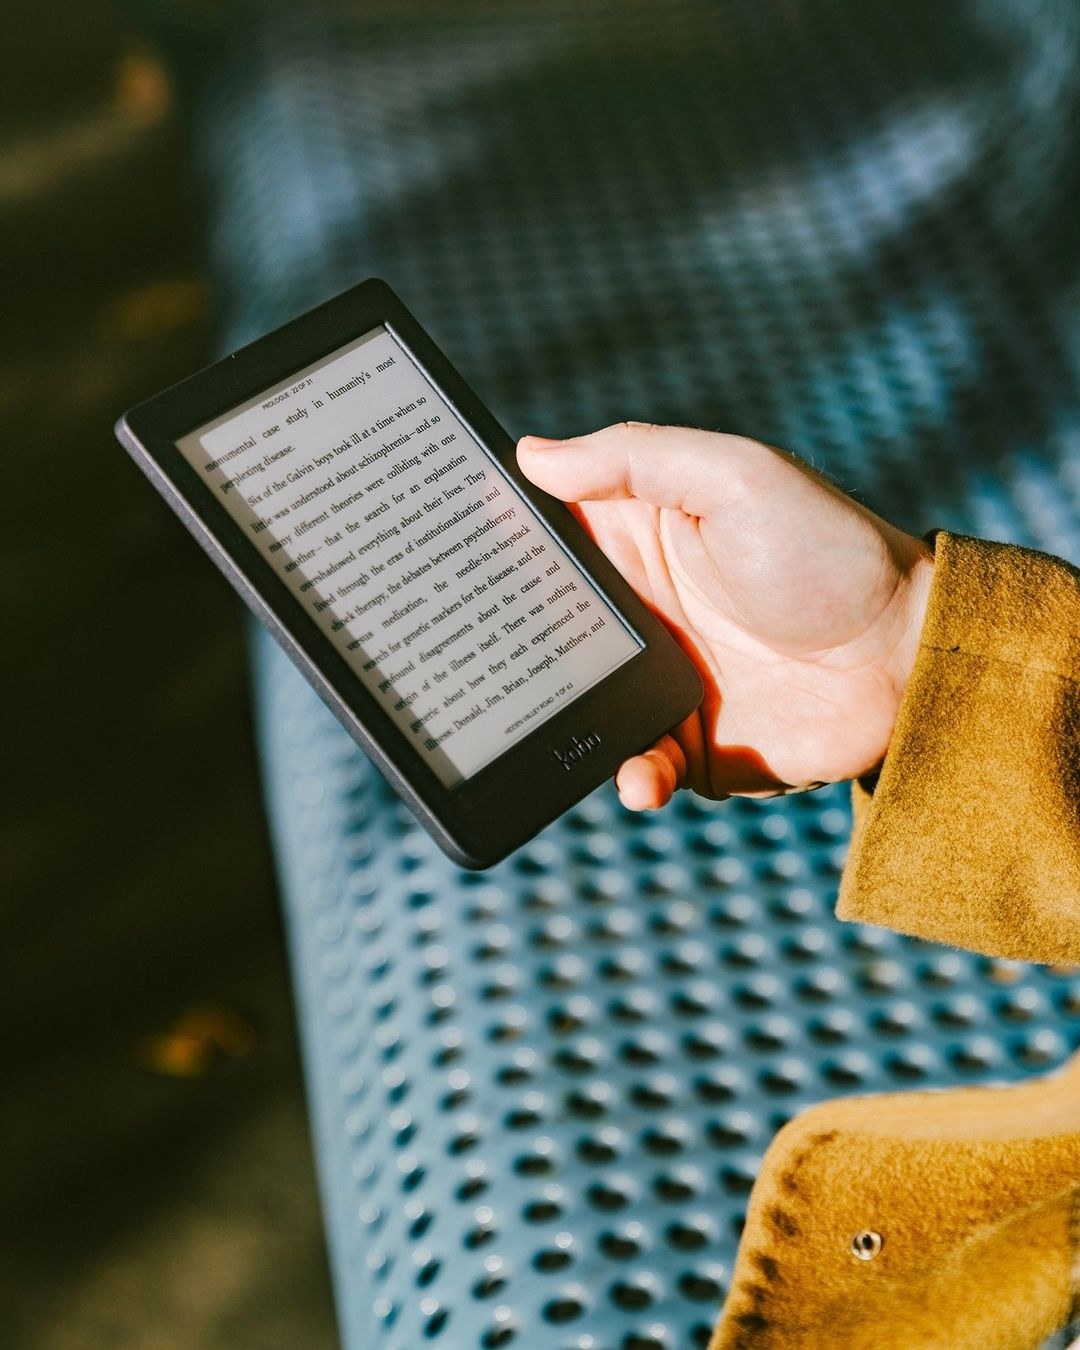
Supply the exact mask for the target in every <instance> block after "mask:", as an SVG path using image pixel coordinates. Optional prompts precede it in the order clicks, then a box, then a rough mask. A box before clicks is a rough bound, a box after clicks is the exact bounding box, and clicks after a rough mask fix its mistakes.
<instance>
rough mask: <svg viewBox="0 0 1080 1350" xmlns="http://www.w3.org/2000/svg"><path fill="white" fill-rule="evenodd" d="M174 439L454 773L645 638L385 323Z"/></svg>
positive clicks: (404, 725) (390, 704)
mask: <svg viewBox="0 0 1080 1350" xmlns="http://www.w3.org/2000/svg"><path fill="white" fill-rule="evenodd" d="M177 444H178V447H179V449H180V451H181V453H182V454H183V455H184V458H185V459H186V460H187V461H188V463H189V464H191V465H192V467H193V468H194V469H195V470H196V471H197V472H198V473H199V475H200V477H201V478H202V479H203V481H204V482H205V483H206V484H207V485H208V486H209V487H210V489H211V490H212V491H213V493H214V495H215V496H216V497H217V498H218V500H219V501H221V502H223V503H224V505H225V507H226V508H227V509H228V511H229V513H230V514H231V515H232V517H233V518H234V520H236V521H237V523H238V524H239V525H240V526H241V527H242V529H243V530H244V532H245V533H246V534H247V535H248V537H249V538H250V539H251V540H252V542H253V543H254V544H255V545H256V546H257V547H258V549H259V550H260V552H261V553H262V555H263V557H264V558H266V559H267V561H268V562H269V563H270V564H271V566H272V567H273V568H274V569H275V571H276V572H277V574H278V576H280V577H281V578H282V579H283V580H284V581H285V583H286V584H287V586H288V587H289V589H290V590H291V592H292V594H293V595H294V596H295V597H296V599H297V600H298V601H299V602H300V603H301V604H302V605H303V606H304V608H305V609H306V610H307V611H308V613H309V614H310V615H311V616H312V618H313V619H314V620H315V622H316V623H317V624H318V625H319V627H320V628H321V629H322V631H323V632H324V633H325V634H326V635H327V637H328V638H329V639H330V641H331V642H332V643H333V644H334V646H335V647H336V648H337V650H338V651H339V652H341V653H342V655H343V656H344V657H345V658H346V660H347V661H348V662H349V665H350V666H351V667H352V669H353V670H354V671H355V672H356V674H357V675H358V676H359V678H360V680H361V681H362V682H363V684H364V685H365V687H366V688H367V689H368V690H369V691H370V692H371V693H372V694H373V695H374V696H375V698H376V699H377V700H378V702H379V704H380V706H381V707H382V708H383V710H384V711H385V712H386V713H387V714H388V715H389V716H390V718H391V719H392V720H393V721H394V723H395V724H396V725H397V726H398V727H399V728H400V729H401V731H402V732H403V733H404V735H405V736H406V737H407V738H408V739H409V741H410V742H411V743H412V744H413V745H414V746H415V747H416V749H417V751H418V752H419V753H420V755H421V756H422V757H423V758H424V760H425V761H426V762H427V763H428V764H429V766H430V767H431V769H432V771H433V772H434V773H435V775H436V776H437V777H438V778H439V780H440V781H441V782H442V783H443V784H445V785H447V786H449V785H452V784H454V783H456V782H459V781H460V780H462V779H464V778H468V777H470V776H471V775H472V774H475V773H476V772H477V771H478V770H480V769H482V768H483V767H484V765H485V764H488V763H490V762H491V761H492V760H493V759H495V758H497V757H498V756H499V755H501V754H502V753H503V752H504V751H506V750H508V749H509V748H510V747H511V746H512V745H514V744H515V743H516V742H517V741H519V740H521V739H522V738H523V737H524V736H526V735H527V734H528V733H529V732H531V731H533V730H534V729H535V728H536V727H537V726H538V725H539V724H540V723H542V722H544V721H545V720H546V719H547V718H549V717H551V716H552V715H553V714H554V713H556V712H558V711H559V709H561V708H563V707H564V706H565V705H566V704H567V703H569V702H571V701H572V700H574V699H576V698H578V697H579V696H580V695H581V694H582V693H583V692H584V691H585V690H586V689H588V688H589V687H590V686H591V685H594V684H596V683H597V682H598V681H600V680H602V679H603V678H604V677H605V676H607V675H609V674H610V673H611V672H612V671H613V670H615V669H616V668H617V667H619V666H621V665H623V664H624V663H625V662H626V661H629V660H630V658H631V657H633V656H635V655H636V654H637V653H638V652H639V651H640V650H641V646H642V644H641V642H640V640H639V639H638V638H637V637H636V636H635V635H634V634H632V633H631V632H630V631H629V630H628V629H627V628H626V627H625V625H624V624H623V622H622V621H621V620H620V619H619V618H618V617H617V615H616V614H615V612H614V611H613V610H612V608H611V606H610V605H609V604H608V603H607V601H606V600H605V599H604V598H603V597H602V596H601V595H600V594H599V593H598V592H597V591H596V589H595V588H594V587H593V585H592V583H591V582H590V581H589V580H588V579H587V578H586V576H585V575H584V573H583V572H582V571H581V569H580V568H579V567H578V565H577V564H576V563H575V562H574V561H573V560H572V559H571V558H570V556H569V555H568V554H567V553H566V552H565V551H564V550H563V548H562V547H561V546H560V545H559V544H558V543H557V542H556V541H555V539H553V538H552V536H551V534H550V533H549V532H548V529H547V527H546V526H545V525H544V522H543V521H542V520H541V519H540V517H539V516H537V515H536V513H535V512H534V511H533V509H532V507H531V506H530V505H529V504H528V503H527V502H526V501H525V499H524V498H523V497H522V496H521V495H520V494H519V493H518V491H517V490H516V488H515V487H514V486H513V484H512V483H511V481H510V480H509V479H508V478H507V477H506V476H505V475H504V474H503V473H502V472H501V471H500V470H499V469H498V468H497V466H496V464H495V461H494V460H493V459H492V457H491V456H490V455H489V454H488V453H487V452H486V451H485V450H484V449H483V448H482V446H481V444H480V443H479V441H477V439H476V438H475V437H474V435H473V433H472V432H471V431H470V430H469V428H468V427H467V426H466V425H465V424H464V423H463V422H462V421H461V419H460V418H459V417H458V416H457V414H456V413H455V412H454V410H453V409H452V408H451V406H450V405H449V404H448V403H447V402H446V400H445V399H444V398H443V397H442V395H441V394H440V393H439V391H438V389H437V388H436V387H435V385H434V384H433V383H432V382H431V381H430V380H429V379H428V378H427V376H426V375H425V374H424V373H423V371H422V370H421V369H420V368H419V367H418V366H417V364H416V362H415V361H414V359H413V357H412V355H411V354H410V352H409V350H408V348H407V347H405V345H404V344H403V343H401V342H400V341H399V340H398V339H397V337H396V336H395V334H394V333H393V331H392V330H391V329H390V328H389V327H387V326H380V327H378V328H374V329H372V331H371V332H369V333H366V334H365V335H364V336H363V337H361V338H359V339H357V340H356V341H355V342H351V343H349V344H348V345H347V346H345V347H342V348H340V349H339V350H338V351H336V352H334V353H332V354H331V355H330V356H328V357H325V358H324V359H323V360H322V361H319V362H318V363H316V364H314V365H311V366H308V367H307V368H305V369H304V370H301V371H298V372H297V373H296V374H295V375H294V376H292V378H291V379H289V380H287V381H283V382H282V383H281V384H280V385H276V386H274V387H273V388H271V389H267V390H265V391H264V392H263V393H261V394H260V395H259V396H258V397H257V398H255V399H252V400H250V401H249V402H247V403H244V404H242V405H241V406H239V407H237V408H234V409H232V410H231V411H230V412H228V413H226V414H225V415H224V416H222V417H218V418H216V419H215V420H214V421H212V422H209V423H207V424H206V425H205V426H202V427H199V428H197V429H196V430H195V431H193V432H191V433H190V434H189V435H187V436H185V437H183V438H182V439H181V440H180V441H178V442H177Z"/></svg>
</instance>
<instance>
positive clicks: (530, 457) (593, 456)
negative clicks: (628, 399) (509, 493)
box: [517, 422, 770, 516]
mask: <svg viewBox="0 0 1080 1350" xmlns="http://www.w3.org/2000/svg"><path fill="white" fill-rule="evenodd" d="M769 453H770V451H769V450H768V448H767V447H766V446H763V445H760V444H758V443H757V442H756V441H748V440H746V439H745V438H744V437H742V436H727V435H724V434H723V433H721V432H715V431H698V430H695V429H694V428H692V427H665V426H654V425H653V424H652V423H649V422H619V423H617V424H616V425H615V426H610V427H604V428H603V430H601V431H594V432H592V433H591V434H590V435H587V436H575V437H573V438H572V439H569V440H565V441H549V440H544V439H543V438H541V437H538V436H523V437H522V438H521V440H520V441H519V442H518V447H517V457H518V464H519V465H520V466H521V471H522V473H523V474H524V475H525V477H526V478H528V479H530V480H531V481H532V482H533V483H535V484H536V486H537V487H539V488H543V490H544V491H545V492H549V493H551V495H552V496H553V497H558V498H560V499H561V500H562V501H564V502H587V501H617V500H622V499H626V498H630V497H636V498H637V499H638V500H639V501H643V502H648V503H649V505H650V506H662V507H670V508H672V509H674V510H682V511H685V512H686V513H687V514H688V515H692V516H705V515H708V514H709V513H710V511H713V510H715V509H716V508H717V507H719V506H720V505H722V504H723V503H724V502H725V501H730V499H731V497H732V495H733V491H732V489H733V486H734V482H735V480H736V478H737V476H738V473H739V470H740V468H741V466H742V465H743V464H744V463H745V462H746V460H747V458H748V457H749V456H751V455H753V456H755V457H759V456H761V455H763V454H766V455H767V454H769Z"/></svg>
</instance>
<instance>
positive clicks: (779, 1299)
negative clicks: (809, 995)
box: [710, 533, 1080, 1350]
mask: <svg viewBox="0 0 1080 1350" xmlns="http://www.w3.org/2000/svg"><path fill="white" fill-rule="evenodd" d="M934 553H935V569H934V570H935V575H934V581H933V585H932V588H931V593H930V599H929V607H928V610H927V616H926V622H925V625H924V629H923V636H922V642H921V645H920V649H919V654H918V657H917V660H916V665H915V670H914V672H913V675H912V678H911V681H910V684H909V686H908V689H907V692H906V694H905V697H904V702H903V705H902V707H901V709H900V715H899V718H898V720H897V724H896V729H895V731H894V734H893V737H892V741H891V743H890V746H889V751H888V754H887V755H886V758H885V761H884V764H883V766H882V769H881V772H880V774H879V775H878V777H877V778H876V780H873V781H866V782H862V783H859V784H856V785H855V787H854V806H855V824H854V831H853V835H852V844H851V850H850V854H849V857H848V862H847V866H846V868H845V871H844V875H843V878H842V882H841V888H840V898H839V903H838V906H837V913H838V914H839V916H840V917H841V918H843V919H852V920H857V921H859V922H862V923H873V924H881V925H884V926H887V927H889V928H894V929H897V930H899V931H901V932H905V933H912V934H915V935H917V936H918V937H921V938H927V939H930V940H932V941H935V942H944V943H950V944H953V945H956V946H961V947H967V948H970V949H972V950H975V951H980V952H985V953H988V954H992V955H997V956H1006V957H1014V958H1020V959H1024V960H1031V961H1041V962H1049V963H1055V964H1056V963H1068V964H1073V963H1080V573H1078V572H1077V570H1076V569H1075V568H1073V567H1071V566H1070V565H1069V564H1067V563H1064V562H1062V561H1060V560H1059V559H1056V558H1051V557H1048V556H1046V555H1044V554H1039V553H1034V552H1031V551H1029V550H1026V549H1019V548H1012V547H1009V546H1006V545H1001V544H991V543H984V542H980V541H977V540H973V539H966V538H963V537H961V536H957V535H950V534H946V533H939V534H938V535H937V537H936V539H935V548H934ZM1078 1312H1080V1057H1077V1058H1075V1059H1074V1060H1073V1061H1072V1063H1071V1064H1070V1065H1069V1066H1068V1067H1067V1069H1066V1070H1065V1071H1064V1072H1063V1073H1058V1074H1055V1075H1052V1076H1050V1077H1048V1078H1045V1079H1042V1080H1037V1081H1034V1082H1029V1083H1025V1084H1022V1085H1021V1086H1018V1087H1010V1088H965V1089H959V1090H955V1091H949V1092H919V1093H902V1094H889V1095H884V1096H877V1097H862V1098H849V1099H847V1100H843V1101H837V1102H826V1103H823V1104H822V1105H820V1106H816V1107H813V1108H812V1109H811V1110H809V1111H806V1112H804V1113H803V1114H802V1115H800V1116H798V1117H797V1118H796V1119H795V1120H793V1121H792V1122H791V1123H790V1124H788V1125H787V1126H785V1127H784V1129H783V1130H781V1131H780V1133H779V1134H778V1135H777V1137H776V1139H775V1140H774V1141H773V1144H772V1146H771V1147H770V1149H769V1151H768V1153H767V1154H766V1157H765V1161H764V1164H763V1167H762V1172H761V1175H760V1177H759V1178H758V1181H757V1184H756V1186H755V1188H754V1192H753V1195H752V1196H751V1200H750V1206H749V1212H748V1215H747V1222H746V1228H745V1231H744V1233H743V1238H742V1243H741V1245H740V1248H739V1255H738V1259H737V1261H736V1265H735V1270H734V1272H733V1278H732V1288H731V1293H730V1296H729V1298H728V1301H727V1304H726V1305H725V1308H724V1315H723V1317H722V1318H721V1320H720V1323H719V1325H718V1326H717V1329H716V1332H715V1334H714V1337H713V1339H712V1342H711V1344H710V1350H781V1348H782V1350H834V1348H835V1350H871V1347H872V1348H873V1350H1035V1347H1038V1346H1040V1345H1042V1344H1043V1342H1044V1341H1045V1339H1046V1337H1047V1336H1049V1335H1051V1334H1052V1333H1053V1332H1054V1331H1056V1330H1058V1329H1060V1328H1062V1327H1064V1326H1065V1325H1067V1324H1068V1323H1069V1322H1070V1320H1072V1319H1075V1318H1076V1316H1077V1315H1078Z"/></svg>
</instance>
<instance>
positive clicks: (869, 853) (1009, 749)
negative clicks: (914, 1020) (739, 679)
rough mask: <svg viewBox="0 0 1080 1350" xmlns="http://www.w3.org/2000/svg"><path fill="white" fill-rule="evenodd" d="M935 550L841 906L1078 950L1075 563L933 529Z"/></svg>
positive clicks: (1041, 956) (973, 937)
mask: <svg viewBox="0 0 1080 1350" xmlns="http://www.w3.org/2000/svg"><path fill="white" fill-rule="evenodd" d="M934 556H935V566H934V580H933V584H932V586H931V591H930V599H929V606H928V609H927V615H926V622H925V626H924V629H923V636H922V641H921V644H920V647H919V653H918V657H917V659H916V663H915V670H914V672H913V674H912V678H911V682H910V684H909V686H908V689H907V691H906V693H905V696H904V700H903V703H902V705H901V708H900V714H899V717H898V719H897V723H896V729H895V731H894V732H893V737H892V740H891V742H890V745H889V750H888V753H887V755H886V757H885V761H884V764H883V765H882V768H881V772H880V775H879V776H878V778H877V781H876V783H873V784H871V783H856V784H855V786H854V808H855V822H854V829H853V833H852V841H851V849H850V852H849V855H848V861H847V865H846V867H845V869H844V875H843V878H842V880H841V886H840V898H839V901H838V904H837V911H836V912H837V914H838V915H839V917H840V918H842V919H851V920H856V921H858V922H860V923H872V924H881V925H883V926H885V927H888V928H893V929H897V930H898V931H900V932H903V933H912V934H914V935H916V936H918V937H922V938H929V939H931V940H933V941H935V942H945V943H950V944H952V945H953V946H957V947H967V948H970V949H972V950H974V951H980V952H986V953H988V954H992V955H995V956H1007V957H1015V958H1020V959H1023V960H1029V961H1044V962H1049V963H1055V964H1058V963H1060V964H1072V963H1076V962H1080V572H1077V570H1076V569H1075V568H1073V567H1071V566H1070V565H1069V564H1068V563H1065V562H1062V561H1061V560H1060V559H1058V558H1052V557H1049V556H1047V555H1046V554H1042V553H1035V552H1032V551H1030V550H1028V549H1021V548H1014V547H1011V546H1009V545H1005V544H991V543H985V542H982V541H979V540H975V539H966V538H964V537H963V536H960V535H950V534H946V533H944V532H942V533H939V534H938V535H937V538H936V540H935V547H934Z"/></svg>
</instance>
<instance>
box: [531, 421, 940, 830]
mask: <svg viewBox="0 0 1080 1350" xmlns="http://www.w3.org/2000/svg"><path fill="white" fill-rule="evenodd" d="M518 462H519V464H520V465H521V468H522V470H523V472H524V473H525V474H526V476H527V477H528V478H530V479H531V480H532V481H533V482H534V483H536V484H537V486H538V487H541V488H543V489H544V490H545V491H546V492H549V493H551V494H552V495H553V496H555V497H560V498H561V499H562V500H563V501H565V502H568V503H570V504H571V507H572V509H573V510H574V512H575V514H576V515H577V516H578V518H579V519H580V520H581V521H582V522H583V524H584V525H585V527H586V529H587V530H588V531H589V533H590V534H591V535H592V536H593V538H594V539H595V540H596V541H597V543H598V544H599V545H600V547H601V548H602V549H603V550H604V552H605V553H606V554H607V555H608V557H609V558H611V560H612V561H613V562H614V563H615V565H616V567H618V569H619V571H620V572H621V573H622V574H623V576H625V577H626V579H627V580H628V581H629V582H630V584H631V585H632V586H633V587H634V589H635V590H636V591H637V592H638V593H639V594H640V595H641V596H642V598H643V599H644V600H645V601H646V602H647V603H648V604H649V605H650V606H651V607H652V608H653V609H654V610H655V611H656V612H657V613H658V614H659V615H660V616H661V618H663V619H664V620H665V622H666V623H667V625H668V627H669V628H670V629H671V630H672V632H673V633H674V634H675V636H676V637H677V638H678V640H679V641H680V642H681V644H682V645H683V647H684V648H685V649H686V651H687V652H688V653H689V654H690V656H691V657H692V658H693V660H694V662H695V664H696V665H697V667H698V669H699V670H700V672H701V675H702V678H703V679H704V681H705V698H704V700H703V702H702V704H701V707H700V708H699V709H698V711H697V712H696V713H695V714H693V716H691V717H690V718H688V719H687V720H686V721H685V722H684V723H682V725H680V726H679V727H677V728H676V729H675V731H673V732H672V733H671V734H670V735H669V736H664V737H662V738H661V740H659V741H658V742H657V743H656V745H655V746H653V747H652V748H651V749H648V750H646V751H645V752H644V753H643V754H640V755H637V756H635V757H634V758H633V759H630V760H627V761H626V763H625V764H623V766H622V767H621V768H620V770H619V773H618V775H617V777H616V784H617V786H618V789H619V795H620V797H621V798H622V801H623V803H624V805H626V806H628V807H631V808H632V809H634V810H644V809H648V808H653V807H658V806H663V805H664V804H665V803H666V802H667V801H668V800H669V799H670V798H671V796H672V793H673V792H674V791H675V789H676V788H677V787H682V786H687V787H691V788H693V789H694V790H695V791H696V792H699V793H701V794H703V795H704V796H708V797H716V798H722V797H728V796H735V795H738V796H772V795H775V794H777V793H782V792H786V791H794V790H799V789H804V788H807V787H811V786H816V785H818V784H820V783H830V782H836V781H839V780H841V779H846V778H857V777H860V776H862V775H864V774H867V773H870V772H872V771H873V770H874V769H876V768H878V767H879V766H880V764H881V761H882V759H883V758H884V755H885V751H886V749H887V748H888V744H889V738H890V736H891V734H892V729H893V724H894V723H895V721H896V714H897V710H898V708H899V706H900V700H901V698H902V696H903V693H904V688H905V686H906V684H907V681H908V678H909V676H910V674H911V670H912V667H913V665H914V661H915V652H916V649H917V646H918V640H919V634H920V631H921V628H922V621H923V616H924V614H925V610H926V597H927V594H928V591H929V588H930V576H931V572H932V568H933V560H932V556H931V554H930V551H929V549H928V548H927V547H926V545H925V544H924V543H923V542H922V541H921V540H919V539H916V538H914V537H912V536H911V535H908V534H905V533H903V532H902V531H901V530H898V529H896V528H895V527H893V526H892V525H889V524H887V523H886V522H885V521H884V520H881V519H879V518H878V517H877V516H875V515H873V514H872V513H871V512H870V511H868V510H866V509H865V508H864V507H862V506H860V505H859V504H858V503H857V502H855V501H853V500H852V499H851V498H850V497H848V496H846V495H845V494H844V493H843V492H841V491H840V490H839V489H838V488H835V487H833V486H832V485H831V484H830V483H828V482H827V481H826V480H825V479H824V478H822V477H821V476H820V475H819V474H817V473H815V472H814V470H813V469H811V468H809V467H808V466H807V465H805V464H803V463H801V462H800V461H799V460H797V459H795V458H794V457H793V456H789V455H787V454H785V453H784V452H783V451H780V450H774V449H772V448H770V447H769V446H766V445H762V444H760V443H759V442H757V441H749V440H745V439H743V438H742V437H739V436H726V435H720V434H718V433H715V432H708V431H694V430H691V429H690V428H687V427H662V426H650V425H647V424H644V423H639V422H628V423H623V424H621V425H619V426H613V427H607V428H606V429H605V430H603V431H597V432H594V433H593V434H592V435H589V436H579V437H576V438H574V439H573V440H567V441H546V440H542V439H540V438H539V437H535V436H525V437H523V438H522V440H521V441H520V442H519V444H518Z"/></svg>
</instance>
